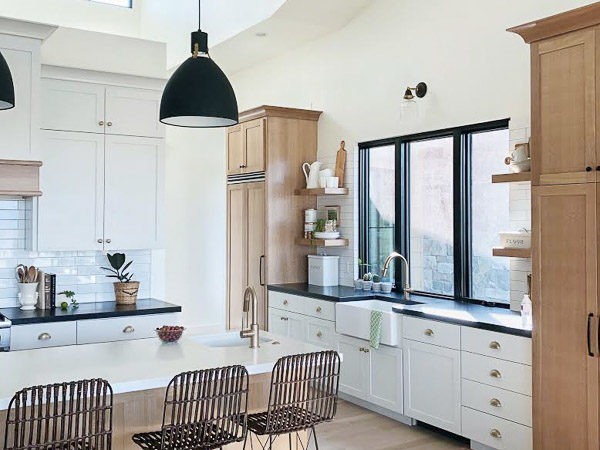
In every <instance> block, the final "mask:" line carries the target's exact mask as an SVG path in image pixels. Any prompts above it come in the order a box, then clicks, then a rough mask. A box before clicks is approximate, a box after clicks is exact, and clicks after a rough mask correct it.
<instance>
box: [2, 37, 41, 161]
mask: <svg viewBox="0 0 600 450" xmlns="http://www.w3.org/2000/svg"><path fill="white" fill-rule="evenodd" d="M22 41H23V40H22V39H18V38H16V37H13V36H0V52H2V55H3V56H4V58H5V59H6V62H7V64H8V66H9V68H10V71H11V74H12V78H13V83H14V85H15V107H14V108H12V109H8V110H4V111H2V116H1V120H0V136H2V149H1V150H0V158H2V159H30V158H31V151H32V126H33V124H32V121H33V116H32V110H31V101H32V89H33V83H34V80H35V79H34V78H33V75H34V71H35V66H34V64H35V62H36V61H37V59H38V58H39V56H38V55H39V51H36V50H34V49H33V47H31V46H26V45H24V43H23V42H22ZM38 64H39V62H38ZM37 67H38V71H37V72H36V73H35V74H36V75H37V76H39V65H38V66H37ZM36 126H37V123H36Z"/></svg>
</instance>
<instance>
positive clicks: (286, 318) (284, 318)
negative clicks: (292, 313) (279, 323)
mask: <svg viewBox="0 0 600 450" xmlns="http://www.w3.org/2000/svg"><path fill="white" fill-rule="evenodd" d="M281 320H285V321H287V320H289V318H288V317H282V318H281Z"/></svg>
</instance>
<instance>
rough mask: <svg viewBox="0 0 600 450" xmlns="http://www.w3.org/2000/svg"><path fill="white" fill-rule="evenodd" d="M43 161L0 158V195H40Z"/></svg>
mask: <svg viewBox="0 0 600 450" xmlns="http://www.w3.org/2000/svg"><path fill="white" fill-rule="evenodd" d="M41 166H42V162H41V161H21V160H12V159H0V196H6V197H39V196H41V195H42V191H40V167H41Z"/></svg>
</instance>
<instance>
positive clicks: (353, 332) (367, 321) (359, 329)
mask: <svg viewBox="0 0 600 450" xmlns="http://www.w3.org/2000/svg"><path fill="white" fill-rule="evenodd" d="M393 306H395V304H394V303H391V302H384V301H382V300H360V301H356V302H340V303H336V305H335V328H336V331H337V332H338V333H340V334H345V335H348V336H353V337H356V338H359V339H366V340H369V339H370V330H371V311H372V310H377V311H381V312H382V313H383V321H382V325H381V340H380V343H381V344H384V345H390V346H397V345H398V344H399V341H400V333H399V330H398V328H399V326H398V325H399V323H400V314H398V313H395V312H394V311H392V307H393Z"/></svg>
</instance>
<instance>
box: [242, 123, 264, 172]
mask: <svg viewBox="0 0 600 450" xmlns="http://www.w3.org/2000/svg"><path fill="white" fill-rule="evenodd" d="M242 130H243V132H244V151H245V155H246V158H245V166H246V167H244V173H251V172H261V171H264V170H265V121H264V119H257V120H253V121H251V122H247V123H244V124H242Z"/></svg>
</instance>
